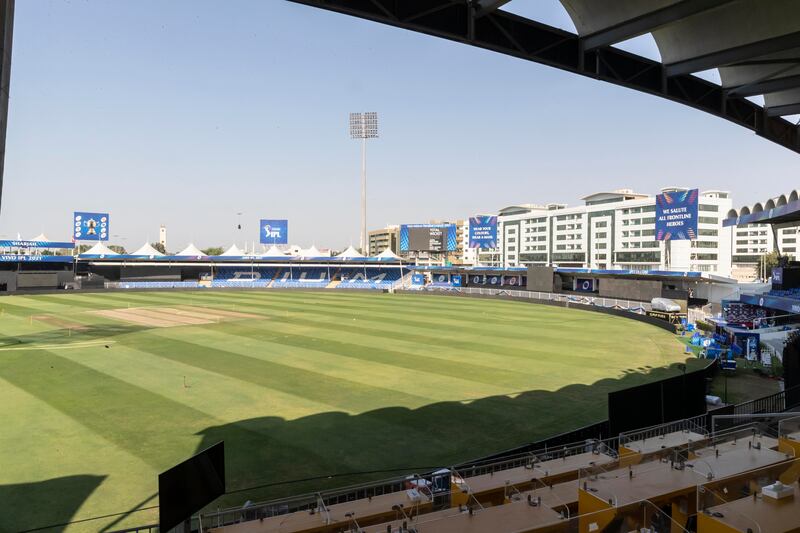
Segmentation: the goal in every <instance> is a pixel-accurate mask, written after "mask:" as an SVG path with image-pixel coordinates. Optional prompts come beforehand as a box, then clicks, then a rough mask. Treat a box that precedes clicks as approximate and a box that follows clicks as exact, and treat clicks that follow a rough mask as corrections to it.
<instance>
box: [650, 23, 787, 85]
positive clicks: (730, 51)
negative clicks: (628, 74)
mask: <svg viewBox="0 0 800 533" xmlns="http://www.w3.org/2000/svg"><path fill="white" fill-rule="evenodd" d="M797 47H800V31H797V32H794V33H787V34H786V35H781V36H779V37H773V38H772V39H764V40H763V41H756V42H754V43H750V44H745V45H742V46H736V47H734V48H727V49H725V50H719V51H717V52H712V53H710V54H705V55H702V56H697V57H691V58H688V59H684V60H683V61H677V62H675V63H670V64H668V65H665V66H664V70H665V72H666V75H667V76H670V77H671V76H681V75H684V74H691V73H692V72H701V71H703V70H708V69H711V68H716V67H724V66H726V65H730V64H732V63H740V62H742V61H748V60H750V59H753V58H756V57H760V56H765V55H767V54H774V53H777V52H783V51H784V50H789V49H791V48H797Z"/></svg>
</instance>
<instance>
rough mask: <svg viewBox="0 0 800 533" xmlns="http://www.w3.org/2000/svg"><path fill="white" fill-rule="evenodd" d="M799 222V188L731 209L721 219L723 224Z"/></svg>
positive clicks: (783, 223) (792, 223) (787, 223)
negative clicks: (737, 208) (764, 200)
mask: <svg viewBox="0 0 800 533" xmlns="http://www.w3.org/2000/svg"><path fill="white" fill-rule="evenodd" d="M755 223H758V224H777V225H787V226H789V225H794V224H800V190H798V189H795V190H793V191H791V192H790V193H789V194H781V195H780V196H776V197H775V198H770V199H768V200H767V201H766V202H756V203H755V204H753V205H752V206H747V205H746V206H744V207H742V208H741V209H739V210H736V209H731V210H730V211H728V216H727V218H726V219H725V220H723V221H722V225H723V226H742V225H745V224H755Z"/></svg>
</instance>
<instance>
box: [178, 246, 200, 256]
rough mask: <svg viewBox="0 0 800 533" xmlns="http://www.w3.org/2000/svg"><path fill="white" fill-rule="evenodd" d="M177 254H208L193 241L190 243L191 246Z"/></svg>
mask: <svg viewBox="0 0 800 533" xmlns="http://www.w3.org/2000/svg"><path fill="white" fill-rule="evenodd" d="M175 255H179V256H185V257H200V256H201V255H206V254H204V253H203V251H202V250H200V249H198V248H197V246H195V245H194V244H193V243H189V246H187V247H186V248H184V249H183V250H181V251H180V252H178V253H177V254H175Z"/></svg>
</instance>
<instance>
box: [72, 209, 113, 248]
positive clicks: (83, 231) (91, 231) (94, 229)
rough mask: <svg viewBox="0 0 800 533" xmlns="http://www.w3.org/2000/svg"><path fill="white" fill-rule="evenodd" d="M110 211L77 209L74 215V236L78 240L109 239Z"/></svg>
mask: <svg viewBox="0 0 800 533" xmlns="http://www.w3.org/2000/svg"><path fill="white" fill-rule="evenodd" d="M108 222H109V220H108V213H87V212H85V211H75V213H74V214H73V215H72V237H73V238H74V239H75V240H76V241H107V240H108V231H109V223H108Z"/></svg>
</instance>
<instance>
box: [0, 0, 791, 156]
mask: <svg viewBox="0 0 800 533" xmlns="http://www.w3.org/2000/svg"><path fill="white" fill-rule="evenodd" d="M2 1H3V0H0V2H2ZM291 1H293V2H296V3H300V4H306V5H309V6H314V7H317V8H320V9H327V10H330V11H337V12H339V13H346V14H348V15H353V16H356V17H361V18H364V19H367V20H373V21H376V22H381V23H383V24H388V25H391V26H395V27H399V28H404V29H407V30H411V31H417V32H420V33H424V34H427V35H432V36H435V37H441V38H444V39H449V40H452V41H455V42H460V43H464V44H468V45H471V46H475V47H478V48H483V49H485V50H491V51H494V52H497V53H500V54H506V55H508V56H512V57H517V58H520V59H524V60H527V61H534V62H537V63H540V64H543V65H548V66H551V67H555V68H559V69H562V70H565V71H567V72H573V73H575V74H579V75H583V76H588V77H591V78H593V79H597V80H603V81H606V82H608V83H613V84H617V85H621V86H624V87H628V88H630V89H635V90H639V91H643V92H646V93H649V94H653V95H658V96H661V97H663V98H667V99H669V100H673V101H676V102H680V103H682V104H685V105H688V106H691V107H694V108H696V109H700V110H702V111H705V112H707V113H711V114H713V115H716V116H718V117H721V118H724V119H726V120H730V121H732V122H734V123H736V124H738V125H740V126H742V127H745V128H747V129H749V130H751V131H753V132H755V133H756V134H757V135H760V136H761V137H764V138H765V139H768V140H770V141H772V142H774V143H776V144H779V145H781V146H784V147H786V148H788V149H790V150H793V151H795V152H798V153H800V129H798V127H797V126H796V125H795V124H793V123H790V122H789V121H787V120H785V119H783V118H780V117H771V116H768V115H767V110H765V109H764V107H762V106H760V105H758V104H756V103H753V102H751V101H749V100H747V99H746V98H742V97H739V96H738V95H734V96H731V97H726V96H725V94H724V93H725V89H724V88H722V87H720V86H719V85H717V84H715V83H711V82H709V81H707V80H703V79H701V78H698V77H696V76H691V75H686V76H675V77H666V76H665V75H664V66H663V65H662V64H661V63H659V62H658V61H653V60H651V59H647V58H644V57H641V56H637V55H635V54H631V53H630V52H626V51H624V50H620V49H618V48H614V47H604V48H599V49H596V50H590V51H586V50H582V49H581V47H580V42H579V41H580V39H579V37H578V36H577V35H575V34H573V33H570V32H567V31H564V30H560V29H558V28H553V27H552V26H547V25H545V24H542V23H540V22H536V21H533V20H529V19H526V18H524V17H521V16H519V15H515V14H513V13H509V12H507V11H503V10H502V9H500V10H495V11H494V12H493V13H491V14H490V15H488V16H485V17H482V18H475V8H474V4H472V3H467V1H466V0H414V1H413V2H411V1H410V0H407V1H402V2H401V1H398V0H371V1H370V2H365V0H291ZM377 1H380V2H381V6H382V7H383V9H379V8H377V7H376V6H375V5H374V3H373V2H377ZM386 9H388V10H389V11H390V13H389V14H388V15H387V14H386V12H385V10H386ZM431 13H435V16H430V14H431ZM747 60H752V58H747ZM790 61H791V60H790ZM782 63H784V64H785V63H786V61H783V62H782Z"/></svg>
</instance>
